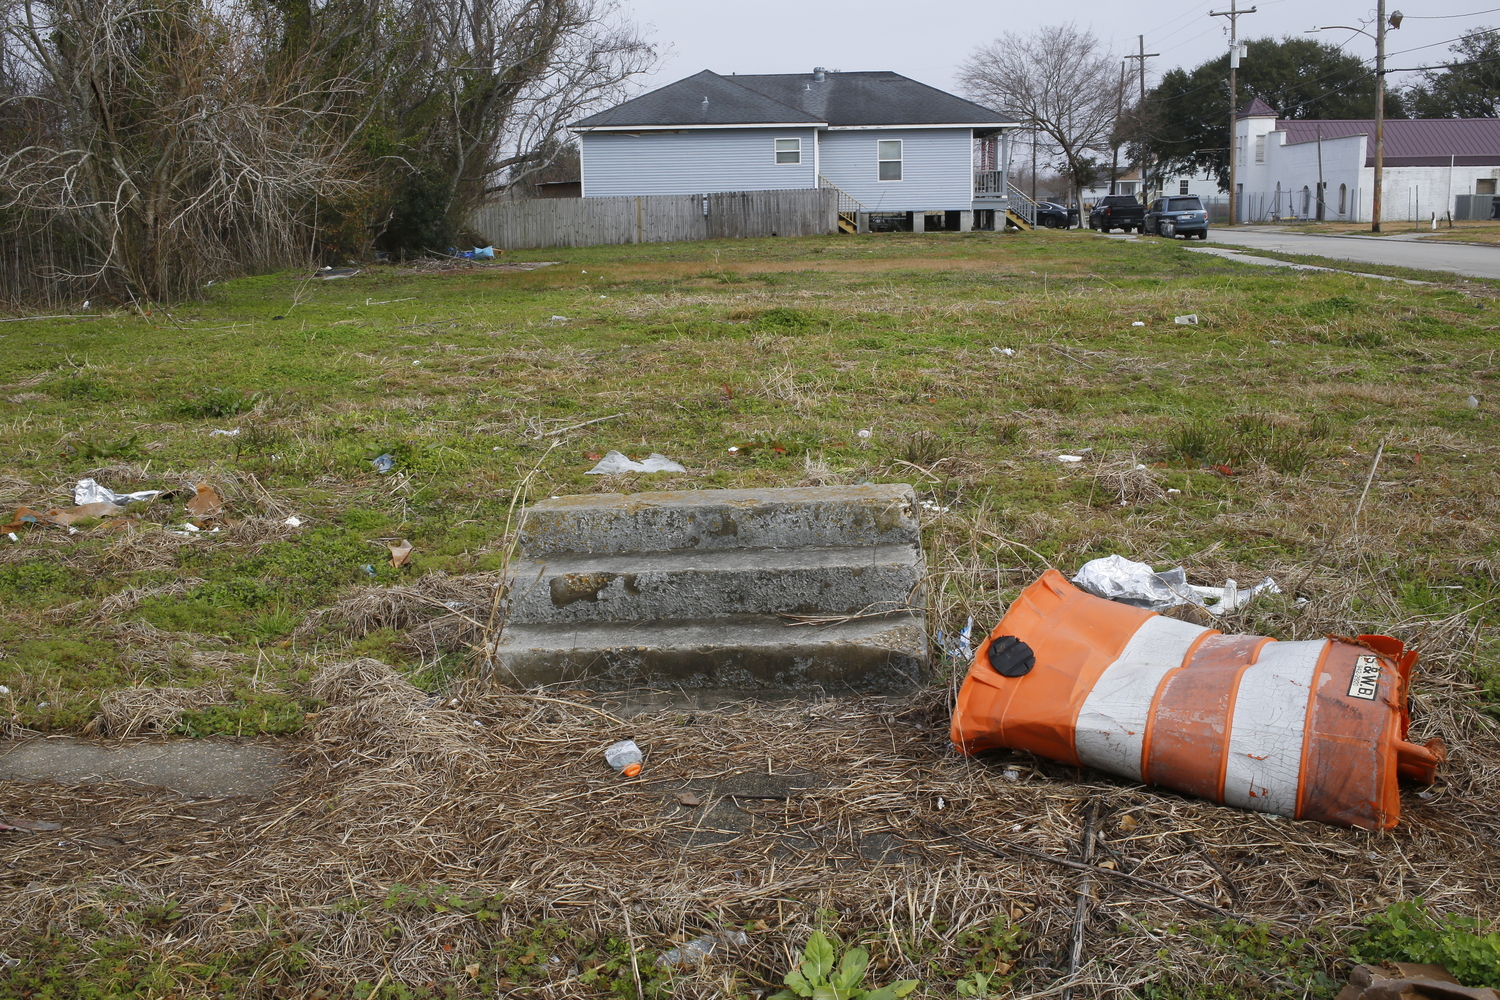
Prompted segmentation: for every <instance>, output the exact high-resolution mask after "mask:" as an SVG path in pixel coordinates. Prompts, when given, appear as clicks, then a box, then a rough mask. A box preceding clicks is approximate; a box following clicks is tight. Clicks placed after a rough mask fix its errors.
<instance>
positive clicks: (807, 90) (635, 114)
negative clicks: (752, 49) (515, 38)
mask: <svg viewBox="0 0 1500 1000" xmlns="http://www.w3.org/2000/svg"><path fill="white" fill-rule="evenodd" d="M705 98H707V103H706V104H705V103H704V99H705ZM1014 121H1015V119H1014V118H1011V117H1007V116H1005V115H1001V114H998V113H996V112H994V111H991V110H990V109H989V108H986V107H982V106H980V105H978V104H975V103H974V102H972V101H966V100H964V99H963V98H961V97H956V96H954V95H953V94H949V93H947V92H945V91H941V90H938V89H937V88H936V87H929V86H927V85H926V84H925V83H918V82H917V81H916V80H913V79H911V78H909V77H905V76H902V75H901V74H899V73H890V72H873V73H833V72H830V73H827V74H826V75H825V77H824V79H823V80H822V81H821V82H820V81H818V80H816V79H815V78H814V77H813V74H811V73H778V74H767V75H752V76H720V75H719V74H717V73H714V72H711V71H709V70H704V71H703V72H701V73H698V74H696V75H694V76H690V77H688V78H687V79H685V80H678V81H677V82H676V83H670V84H668V85H667V86H665V87H661V88H659V89H657V90H653V91H651V92H650V93H646V94H642V95H641V96H640V97H637V98H635V99H634V100H629V101H626V102H625V103H624V104H620V105H618V106H616V107H613V108H610V109H609V110H607V111H601V112H600V113H598V114H596V115H591V116H590V117H588V118H584V119H582V120H580V121H577V122H574V123H573V125H572V127H573V128H575V129H594V128H630V127H649V126H658V127H659V126H666V125H770V124H783V123H786V124H790V123H793V122H797V123H807V124H826V125H829V126H833V127H838V126H858V125H869V126H881V125H889V126H899V125H976V126H986V125H996V126H999V125H1006V124H1011V123H1013V122H1014Z"/></svg>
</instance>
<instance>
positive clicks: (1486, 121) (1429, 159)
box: [1276, 118, 1500, 167]
mask: <svg viewBox="0 0 1500 1000" xmlns="http://www.w3.org/2000/svg"><path fill="white" fill-rule="evenodd" d="M1276 127H1277V128H1278V129H1280V130H1282V131H1284V132H1285V133H1286V141H1287V145H1291V144H1293V143H1302V142H1316V141H1317V140H1318V134H1319V132H1320V131H1321V132H1322V136H1323V138H1325V139H1338V138H1340V137H1342V136H1349V135H1367V136H1369V137H1370V139H1369V141H1368V142H1366V143H1365V150H1366V154H1365V166H1367V167H1368V166H1373V165H1374V163H1375V120H1374V119H1373V118H1368V119H1359V118H1336V119H1321V120H1319V119H1300V118H1281V119H1278V120H1277V122H1276ZM1450 162H1452V163H1454V164H1456V165H1457V166H1461V167H1484V166H1492V165H1494V166H1500V118H1414V119H1410V120H1406V119H1391V118H1387V119H1386V122H1385V163H1386V165H1387V166H1392V167H1422V166H1429V167H1435V166H1443V167H1446V166H1447V165H1448V164H1449V163H1450Z"/></svg>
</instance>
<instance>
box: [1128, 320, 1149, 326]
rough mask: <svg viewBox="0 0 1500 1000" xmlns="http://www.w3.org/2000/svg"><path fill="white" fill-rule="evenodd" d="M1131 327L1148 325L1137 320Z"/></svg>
mask: <svg viewBox="0 0 1500 1000" xmlns="http://www.w3.org/2000/svg"><path fill="white" fill-rule="evenodd" d="M1130 325H1131V326H1145V325H1146V324H1145V323H1144V322H1142V321H1141V320H1136V321H1135V322H1134V323H1132V324H1130Z"/></svg>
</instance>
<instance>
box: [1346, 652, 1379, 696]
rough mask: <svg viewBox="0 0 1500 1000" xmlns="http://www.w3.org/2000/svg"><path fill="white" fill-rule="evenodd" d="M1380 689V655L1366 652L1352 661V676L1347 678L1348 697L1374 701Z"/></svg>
mask: <svg viewBox="0 0 1500 1000" xmlns="http://www.w3.org/2000/svg"><path fill="white" fill-rule="evenodd" d="M1379 690H1380V657H1378V656H1370V655H1368V654H1366V655H1364V656H1361V657H1359V658H1358V659H1356V660H1355V661H1354V676H1352V677H1350V678H1349V697H1351V698H1363V699H1364V700H1365V701H1374V700H1375V695H1376V693H1377V692H1378V691H1379Z"/></svg>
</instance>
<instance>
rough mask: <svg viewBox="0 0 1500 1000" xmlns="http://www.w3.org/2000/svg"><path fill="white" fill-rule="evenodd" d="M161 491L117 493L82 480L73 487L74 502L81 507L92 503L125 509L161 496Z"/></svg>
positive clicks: (91, 481) (89, 480)
mask: <svg viewBox="0 0 1500 1000" xmlns="http://www.w3.org/2000/svg"><path fill="white" fill-rule="evenodd" d="M161 494H162V491H161V490H139V491H137V492H135V493H116V492H115V491H114V490H109V489H105V488H104V487H103V486H100V485H99V484H98V483H96V482H94V481H93V480H92V479H80V480H78V485H76V486H74V487H73V502H74V503H75V504H78V505H79V506H80V507H81V506H83V505H84V504H91V503H112V504H115V505H116V506H118V507H123V506H125V505H126V504H128V503H133V502H135V501H137V500H150V499H151V498H153V497H159V496H161Z"/></svg>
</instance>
